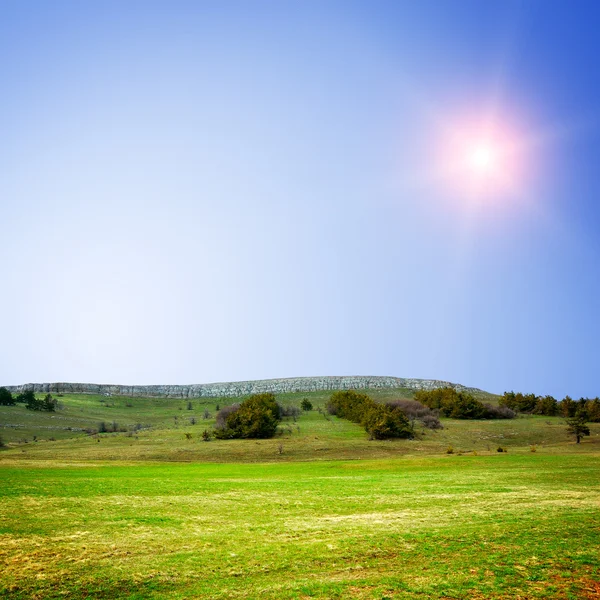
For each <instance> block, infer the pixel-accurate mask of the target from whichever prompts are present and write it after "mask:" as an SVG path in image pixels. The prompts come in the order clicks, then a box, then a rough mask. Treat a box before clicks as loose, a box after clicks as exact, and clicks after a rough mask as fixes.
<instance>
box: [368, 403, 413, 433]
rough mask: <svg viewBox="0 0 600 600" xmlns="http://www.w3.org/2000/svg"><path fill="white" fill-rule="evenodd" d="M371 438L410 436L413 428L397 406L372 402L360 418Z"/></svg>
mask: <svg viewBox="0 0 600 600" xmlns="http://www.w3.org/2000/svg"><path fill="white" fill-rule="evenodd" d="M362 424H363V425H364V428H365V430H366V431H367V433H368V434H369V435H370V436H371V439H375V440H386V439H390V438H412V437H413V428H412V427H411V425H410V422H409V420H408V418H407V416H406V415H405V414H404V413H403V412H402V411H401V410H400V409H399V408H398V407H397V406H390V405H389V404H375V403H373V404H372V405H371V406H370V407H369V408H368V409H367V410H366V411H365V414H364V416H363V419H362Z"/></svg>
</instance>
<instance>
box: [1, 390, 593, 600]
mask: <svg viewBox="0 0 600 600" xmlns="http://www.w3.org/2000/svg"><path fill="white" fill-rule="evenodd" d="M328 395H329V394H328V393H322V392H320V393H313V394H289V395H285V396H280V397H279V400H280V401H281V402H282V403H283V404H295V405H299V403H300V402H301V400H302V398H304V397H308V398H310V400H311V401H312V402H313V404H315V406H317V407H319V406H320V407H322V406H324V403H325V402H326V399H327V397H328ZM373 395H374V396H375V397H376V398H377V399H380V400H384V399H390V398H398V397H411V395H412V392H411V391H409V390H391V391H390V390H385V391H380V392H374V393H373ZM60 401H61V403H62V405H63V406H62V409H61V410H59V411H57V413H55V414H51V413H33V412H30V411H27V410H25V409H24V408H23V407H22V406H17V407H0V423H2V425H3V426H1V427H0V435H2V437H3V438H4V440H5V441H6V442H7V444H8V448H7V449H4V450H2V451H0V482H1V485H0V597H8V598H17V599H19V598H39V599H46V598H73V599H75V598H131V599H133V598H138V599H139V598H181V599H183V598H215V599H217V598H280V599H288V598H298V599H306V598H340V599H341V598H369V599H375V598H377V599H380V600H382V599H384V598H423V599H426V598H445V599H450V598H452V599H462V598H465V599H466V598H471V599H474V600H475V599H487V598H491V599H509V598H523V599H525V598H572V599H580V598H600V583H599V581H600V571H599V569H600V566H599V560H598V557H599V556H600V424H591V430H592V436H590V437H588V438H585V439H584V441H583V443H582V444H580V445H577V444H575V443H574V441H573V439H572V437H569V436H568V435H567V432H566V426H565V423H564V421H563V420H562V419H560V418H558V417H554V418H549V417H534V416H527V417H521V418H518V419H514V420H509V421H458V420H450V419H443V420H442V422H443V424H444V429H443V430H441V431H425V430H422V429H419V428H418V435H417V438H416V439H415V440H411V441H408V440H395V441H369V440H368V436H367V434H366V433H365V432H364V430H363V429H362V428H361V427H360V426H358V425H356V424H354V423H350V422H349V421H346V420H341V419H337V418H335V417H328V416H327V417H326V416H325V415H323V414H322V413H319V412H318V411H316V410H315V411H311V412H309V413H303V414H302V415H301V416H300V417H299V418H298V419H297V421H296V422H294V421H293V420H292V419H286V420H284V422H283V423H282V426H281V430H282V431H281V433H280V435H278V436H277V437H276V438H274V439H271V440H222V441H216V440H213V441H211V442H203V441H202V440H201V437H200V436H201V432H202V431H203V430H204V429H205V428H206V427H209V426H211V425H212V423H214V418H213V417H214V413H215V404H216V402H219V404H220V405H221V406H223V405H225V404H226V403H228V402H230V401H229V400H222V399H221V400H219V399H205V400H192V410H191V411H190V410H187V401H183V400H167V399H147V398H146V399H143V398H103V397H100V396H85V395H65V396H64V397H63V398H60ZM205 409H208V410H209V412H210V413H211V418H210V419H207V420H204V419H203V418H202V414H203V412H204V410H205ZM191 417H194V418H195V419H196V420H197V424H196V425H192V424H191V423H190V418H191ZM102 421H104V422H107V423H110V422H112V421H116V422H117V423H118V424H119V426H120V427H122V428H125V429H127V431H124V432H119V433H107V434H100V435H89V434H86V433H85V432H84V431H81V430H84V429H86V428H95V427H97V426H98V424H99V423H100V422H102ZM137 423H141V424H142V425H144V428H143V429H142V430H140V431H135V432H134V431H133V427H134V426H135V425H136V424H137ZM185 433H192V439H191V440H187V439H186V436H185ZM34 435H35V436H36V440H37V441H33V436H34ZM50 438H54V440H55V441H50ZM25 440H27V441H25ZM499 445H500V446H503V447H506V448H507V449H508V453H498V452H496V449H497V447H498V446H499ZM532 445H534V446H535V450H536V451H535V452H531V448H532ZM449 446H452V447H453V449H454V454H452V455H448V454H446V450H447V448H448V447H449ZM359 459H363V460H359Z"/></svg>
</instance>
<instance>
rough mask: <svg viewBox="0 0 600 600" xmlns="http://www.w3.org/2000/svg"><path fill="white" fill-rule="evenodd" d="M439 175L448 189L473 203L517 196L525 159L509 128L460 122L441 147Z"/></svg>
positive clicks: (501, 125) (516, 137) (495, 124)
mask: <svg viewBox="0 0 600 600" xmlns="http://www.w3.org/2000/svg"><path fill="white" fill-rule="evenodd" d="M440 148H441V151H440V154H439V160H438V173H439V175H440V177H441V180H442V185H444V188H445V189H446V190H448V189H450V190H453V191H454V192H455V193H456V194H458V195H459V196H460V197H464V198H468V199H470V200H477V199H481V200H490V199H492V198H495V199H498V198H508V197H509V196H514V194H515V192H516V191H517V188H518V187H519V185H520V184H521V183H522V181H521V180H522V167H523V160H524V157H523V156H522V153H521V152H519V151H518V150H519V144H518V136H517V135H516V134H515V133H514V132H513V131H512V130H511V129H510V128H509V127H508V126H507V125H506V124H504V125H503V124H499V123H494V124H490V123H489V122H487V123H485V124H484V125H479V126H477V125H473V124H472V123H468V122H464V123H462V124H461V123H460V121H459V122H457V123H455V124H454V126H453V128H452V129H451V130H450V133H449V134H448V135H446V138H445V139H444V140H443V141H442V143H441V144H440Z"/></svg>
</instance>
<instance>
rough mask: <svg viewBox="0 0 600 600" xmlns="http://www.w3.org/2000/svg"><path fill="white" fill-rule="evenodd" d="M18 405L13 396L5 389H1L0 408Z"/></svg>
mask: <svg viewBox="0 0 600 600" xmlns="http://www.w3.org/2000/svg"><path fill="white" fill-rule="evenodd" d="M16 403H17V402H16V400H15V399H14V398H13V395H12V394H11V393H10V392H9V391H8V390H7V389H6V388H5V387H0V406H14V405H15V404H16Z"/></svg>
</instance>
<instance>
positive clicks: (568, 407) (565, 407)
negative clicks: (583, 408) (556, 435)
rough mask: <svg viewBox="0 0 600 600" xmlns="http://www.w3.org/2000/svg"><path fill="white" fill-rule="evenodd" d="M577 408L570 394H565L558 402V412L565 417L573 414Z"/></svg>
mask: <svg viewBox="0 0 600 600" xmlns="http://www.w3.org/2000/svg"><path fill="white" fill-rule="evenodd" d="M576 410H577V402H575V400H573V398H571V396H565V398H564V400H563V401H562V402H561V403H560V412H561V414H562V416H563V417H564V418H565V419H568V418H569V417H574V416H575V411H576Z"/></svg>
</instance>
